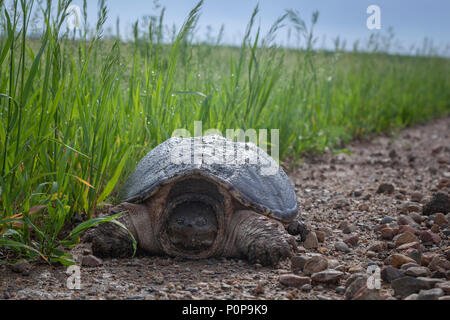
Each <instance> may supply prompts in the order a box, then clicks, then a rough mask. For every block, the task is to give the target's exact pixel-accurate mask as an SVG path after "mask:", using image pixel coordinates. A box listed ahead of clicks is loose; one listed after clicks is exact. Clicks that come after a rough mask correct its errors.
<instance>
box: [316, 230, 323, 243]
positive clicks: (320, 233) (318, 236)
mask: <svg viewBox="0 0 450 320" xmlns="http://www.w3.org/2000/svg"><path fill="white" fill-rule="evenodd" d="M316 237H317V240H318V241H319V242H320V243H323V242H324V241H325V232H324V231H316Z"/></svg>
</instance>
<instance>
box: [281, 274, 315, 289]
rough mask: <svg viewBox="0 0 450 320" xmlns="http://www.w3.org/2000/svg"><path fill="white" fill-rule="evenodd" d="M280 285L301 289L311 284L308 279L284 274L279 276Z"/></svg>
mask: <svg viewBox="0 0 450 320" xmlns="http://www.w3.org/2000/svg"><path fill="white" fill-rule="evenodd" d="M280 283H281V284H283V285H285V286H287V287H294V288H301V287H302V286H303V285H305V284H311V279H310V278H309V277H300V276H297V275H295V274H284V275H282V276H280Z"/></svg>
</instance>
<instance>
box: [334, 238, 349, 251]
mask: <svg viewBox="0 0 450 320" xmlns="http://www.w3.org/2000/svg"><path fill="white" fill-rule="evenodd" d="M334 248H335V249H336V250H337V251H341V252H344V253H347V252H350V251H351V250H350V248H349V247H348V245H347V244H346V243H345V242H342V241H338V242H336V243H335V244H334Z"/></svg>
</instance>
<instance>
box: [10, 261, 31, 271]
mask: <svg viewBox="0 0 450 320" xmlns="http://www.w3.org/2000/svg"><path fill="white" fill-rule="evenodd" d="M9 268H10V269H11V270H12V271H13V272H16V273H24V272H25V273H26V272H28V273H29V271H30V269H31V264H30V263H29V262H28V261H26V260H20V261H18V262H16V263H14V264H10V265H9Z"/></svg>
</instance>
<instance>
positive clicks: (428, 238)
mask: <svg viewBox="0 0 450 320" xmlns="http://www.w3.org/2000/svg"><path fill="white" fill-rule="evenodd" d="M419 238H420V241H422V242H423V243H426V242H432V243H434V244H435V245H437V246H438V245H440V243H441V237H439V235H438V234H436V233H434V232H431V231H430V230H426V231H422V232H421V233H420V236H419Z"/></svg>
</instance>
